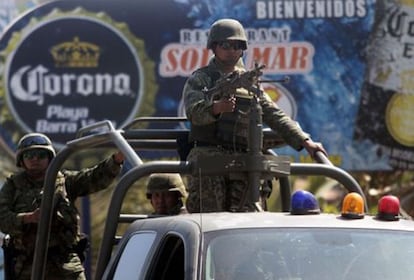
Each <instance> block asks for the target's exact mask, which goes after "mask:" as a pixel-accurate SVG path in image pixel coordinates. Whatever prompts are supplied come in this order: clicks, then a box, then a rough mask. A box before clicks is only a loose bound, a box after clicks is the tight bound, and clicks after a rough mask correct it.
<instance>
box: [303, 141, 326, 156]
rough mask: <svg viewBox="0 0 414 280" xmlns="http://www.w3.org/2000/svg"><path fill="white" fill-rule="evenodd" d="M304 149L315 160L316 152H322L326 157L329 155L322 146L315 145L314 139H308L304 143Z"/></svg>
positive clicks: (319, 144)
mask: <svg viewBox="0 0 414 280" xmlns="http://www.w3.org/2000/svg"><path fill="white" fill-rule="evenodd" d="M303 147H304V148H305V149H306V151H307V152H308V153H309V155H310V156H311V157H312V158H313V159H316V158H315V156H316V152H322V153H323V154H324V155H325V156H328V153H327V152H326V151H325V149H324V147H323V146H322V144H321V143H315V142H313V141H312V139H306V140H305V141H303Z"/></svg>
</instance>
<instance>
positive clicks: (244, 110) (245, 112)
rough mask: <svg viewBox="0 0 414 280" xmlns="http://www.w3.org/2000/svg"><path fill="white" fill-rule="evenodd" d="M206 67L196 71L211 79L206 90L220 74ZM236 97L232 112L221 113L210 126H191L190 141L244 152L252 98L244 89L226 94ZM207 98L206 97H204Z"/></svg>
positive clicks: (246, 144) (246, 143)
mask: <svg viewBox="0 0 414 280" xmlns="http://www.w3.org/2000/svg"><path fill="white" fill-rule="evenodd" d="M210 70H211V69H210V68H209V67H208V66H206V67H203V68H201V69H199V70H198V71H201V72H204V73H207V75H208V76H209V77H210V78H211V80H210V81H208V82H209V83H208V85H206V87H207V88H211V87H213V86H214V84H215V83H216V81H217V80H218V79H219V78H220V73H218V72H215V71H210ZM225 94H227V95H229V94H234V95H235V96H236V108H235V111H234V112H231V113H222V114H221V116H220V117H219V119H218V120H217V121H216V122H215V123H212V124H209V125H203V126H196V125H192V126H191V132H190V141H198V142H202V143H208V144H211V145H220V146H223V147H225V148H229V149H235V150H245V149H247V147H248V131H249V127H248V126H249V112H250V104H251V100H252V96H250V95H249V93H248V92H247V90H245V89H242V88H240V89H237V90H236V91H235V92H231V93H230V92H226V93H225ZM206 98H208V97H206Z"/></svg>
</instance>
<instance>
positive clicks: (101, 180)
mask: <svg viewBox="0 0 414 280" xmlns="http://www.w3.org/2000/svg"><path fill="white" fill-rule="evenodd" d="M55 156H56V152H55V149H54V148H53V145H52V142H51V141H50V139H49V138H48V137H47V136H46V135H44V134H41V133H29V134H27V135H24V136H23V137H22V138H21V139H20V141H19V142H18V144H17V150H16V166H17V167H20V168H21V171H19V172H17V173H15V174H13V175H11V176H10V177H9V178H7V180H6V182H5V183H4V185H3V187H2V188H1V190H0V230H1V231H2V232H3V233H5V234H7V235H9V236H10V237H11V239H10V240H11V242H10V244H9V248H8V252H10V250H12V251H13V256H11V255H8V256H5V258H7V260H6V261H5V264H6V263H7V264H8V265H10V264H13V266H9V267H6V268H5V270H6V271H8V275H7V276H8V277H9V279H30V276H31V271H32V262H33V259H32V258H33V253H34V246H35V241H36V234H37V223H38V222H39V218H40V202H41V199H42V189H43V183H44V180H45V174H46V170H47V168H48V166H49V163H50V162H51V160H52V159H53V158H54V157H55ZM123 160H124V156H123V155H122V154H121V153H120V152H117V153H115V154H113V155H112V156H111V157H109V158H108V159H106V160H104V161H102V162H100V163H99V164H97V165H95V166H94V167H91V168H85V169H82V170H80V171H74V170H73V171H69V170H62V171H60V172H58V174H57V176H56V184H55V199H54V205H53V213H54V214H53V220H52V225H51V231H50V240H49V248H48V260H47V263H46V273H47V276H48V277H50V279H86V277H85V274H84V269H83V266H82V260H81V259H82V258H83V253H84V249H85V248H80V246H79V245H80V244H85V243H82V242H80V241H81V233H80V224H79V219H80V217H79V212H78V210H77V208H76V206H75V202H76V198H78V197H80V196H85V195H88V194H90V193H93V192H97V191H99V190H102V189H104V188H106V187H108V186H109V185H110V184H111V183H112V182H113V181H114V179H115V177H116V176H117V175H118V174H119V172H120V170H121V164H122V163H123ZM5 252H6V250H5Z"/></svg>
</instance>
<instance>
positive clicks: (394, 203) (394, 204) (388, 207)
mask: <svg viewBox="0 0 414 280" xmlns="http://www.w3.org/2000/svg"><path fill="white" fill-rule="evenodd" d="M399 213H400V200H399V199H398V197H396V196H394V195H386V196H383V197H381V199H380V200H379V201H378V213H377V218H378V219H380V220H384V221H398V220H399V218H400V217H399Z"/></svg>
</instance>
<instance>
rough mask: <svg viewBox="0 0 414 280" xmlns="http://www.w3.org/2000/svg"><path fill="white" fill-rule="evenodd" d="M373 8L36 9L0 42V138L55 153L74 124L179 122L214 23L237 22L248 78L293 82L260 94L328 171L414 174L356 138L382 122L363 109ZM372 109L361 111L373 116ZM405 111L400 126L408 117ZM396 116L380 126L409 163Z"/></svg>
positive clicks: (295, 2)
mask: <svg viewBox="0 0 414 280" xmlns="http://www.w3.org/2000/svg"><path fill="white" fill-rule="evenodd" d="M385 2H387V4H388V5H391V4H393V5H391V6H393V8H395V9H401V8H405V11H409V12H410V11H411V9H412V8H411V7H410V6H407V5H405V6H404V5H402V4H401V5H397V4H395V3H391V2H394V1H385ZM385 2H384V3H385ZM390 3H391V4H390ZM376 8H377V5H376V3H375V1H374V0H346V1H343V0H340V1H339V0H307V1H305V0H292V1H277V0H244V1H235V0H230V1H229V0H216V1H208V0H200V1H190V0H175V1H173V0H153V1H132V0H129V1H128V0H120V1H112V0H101V1H94V0H86V1H85V0H83V1H75V0H71V1H53V2H48V3H45V4H42V5H38V6H36V7H34V8H33V9H31V10H29V11H28V12H26V13H25V14H22V15H21V16H20V17H19V18H18V19H17V20H15V21H14V22H13V24H11V25H9V26H8V27H7V28H6V29H5V30H4V32H3V35H2V37H1V38H0V53H1V56H0V65H1V68H0V69H1V70H2V74H1V77H0V83H1V88H0V98H1V100H2V102H1V103H0V106H1V113H0V114H1V115H0V127H1V135H2V137H3V138H6V139H8V141H7V142H8V143H14V142H15V141H17V139H18V137H19V136H21V135H22V134H23V133H25V132H29V131H37V132H43V133H46V134H47V135H49V136H50V137H51V139H52V140H53V141H54V142H55V143H56V144H57V145H61V144H64V143H65V142H66V141H69V140H70V139H73V137H74V135H75V132H76V130H78V129H79V128H81V127H82V126H84V125H87V124H90V123H93V122H95V121H101V120H103V119H108V120H110V121H112V122H113V123H114V124H115V126H116V127H121V126H122V125H123V124H125V123H127V122H129V121H131V120H132V119H134V118H136V117H140V116H184V114H185V112H184V110H183V106H182V100H181V91H182V88H183V85H184V83H185V80H186V79H187V77H188V76H189V75H191V73H192V72H193V71H194V70H196V69H197V68H199V67H201V66H204V65H206V64H207V63H208V60H209V58H210V56H211V52H210V51H209V50H207V49H206V47H205V46H206V41H207V36H208V29H209V27H210V25H211V24H212V23H213V22H214V21H215V20H217V19H220V18H235V19H237V20H239V21H240V22H241V23H242V24H243V25H244V27H245V29H246V36H247V38H248V40H249V44H248V49H247V50H246V51H245V53H244V62H245V65H246V68H247V69H251V68H253V67H254V65H255V63H259V64H264V65H266V68H265V69H264V75H263V77H262V78H263V79H266V80H277V79H281V78H283V77H285V76H288V77H289V80H290V82H289V83H283V84H278V83H266V84H263V86H264V88H265V90H266V92H267V93H268V94H269V95H270V96H271V97H272V99H273V101H274V102H276V103H277V104H278V105H279V106H281V107H282V108H283V109H284V110H285V111H286V112H287V113H288V114H289V115H290V116H291V117H292V118H294V119H295V120H296V121H297V122H298V123H299V124H300V126H301V127H302V128H303V130H305V131H306V132H308V133H309V134H310V135H311V137H312V139H313V140H314V141H318V142H322V143H323V144H324V146H325V148H326V149H327V151H328V153H329V157H330V159H331V161H332V162H333V163H334V164H335V165H337V166H340V167H342V168H344V169H346V170H349V171H356V170H391V169H394V168H404V169H412V168H413V167H414V166H413V157H410V158H409V159H408V161H407V160H406V159H405V158H406V157H407V156H404V155H402V156H397V157H393V158H392V147H394V146H395V145H394V144H393V143H391V144H388V143H385V144H384V143H383V142H380V141H376V140H375V139H376V138H373V137H372V136H371V135H372V134H371V133H370V132H368V133H361V131H362V132H363V131H369V128H370V127H375V126H377V125H378V124H377V123H376V122H380V121H383V120H382V119H381V118H379V119H377V118H375V117H372V115H370V114H368V115H370V116H371V117H369V118H368V117H366V115H367V114H365V113H362V110H360V108H362V107H363V105H362V104H365V103H363V102H362V101H361V100H362V99H361V97H362V96H364V94H362V93H363V92H364V90H363V89H364V88H365V85H366V76H367V75H368V74H367V73H368V70H369V69H368V66H370V65H371V64H369V63H368V58H369V56H368V55H367V51H369V46H371V45H372V44H370V42H371V41H372V38H373V37H372V36H373V35H372V34H373V32H372V31H373V30H374V26H375V24H374V21H376V19H377V17H376V16H375V15H376V13H377V15H378V13H379V12H378V11H377V10H376ZM377 9H378V8H377ZM389 9H390V8H389V7H385V8H384V9H382V12H383V13H384V14H388V10H389ZM404 14H408V16H407V17H406V18H405V19H409V18H410V17H411V13H407V12H405V13H404ZM413 18H414V16H413ZM381 19H382V18H381ZM387 48H392V46H391V45H388V46H387ZM404 100H405V99H404ZM409 100H410V99H409ZM361 102H362V103H361ZM394 104H397V106H400V108H401V106H402V105H398V104H407V102H404V101H401V100H396V101H394ZM408 104H409V105H404V106H408V107H410V106H411V105H410V104H412V103H409V102H408ZM370 106H371V105H369V106H368V107H367V108H368V110H365V109H364V110H365V111H368V112H370V111H372V110H371V109H370ZM405 111H406V112H407V114H406V115H405V116H407V115H408V114H409V113H408V112H409V111H410V110H409V109H406V110H405ZM398 112H399V110H394V111H393V113H392V114H391V115H392V116H391V117H390V118H388V122H392V123H393V124H394V125H393V131H397V132H396V133H394V135H398V136H399V138H402V139H403V141H402V143H400V142H401V141H400V142H398V145H402V147H399V151H403V152H404V153H405V151H409V150H410V149H412V147H413V146H414V145H413V135H412V134H408V135H406V134H403V135H402V134H401V133H398V129H399V128H400V127H401V126H402V127H403V128H406V127H407V124H404V122H398V121H397V122H395V121H393V120H398V118H400V115H399V114H398ZM410 112H411V111H410ZM364 114H365V115H364ZM379 114H382V113H379ZM366 122H369V124H368V126H367V125H366ZM384 122H385V121H384ZM408 127H409V125H408ZM411 131H413V130H411ZM401 135H402V136H401ZM397 138H398V137H397ZM407 138H408V140H407ZM276 152H277V153H279V154H285V155H290V156H292V159H293V160H294V161H297V162H307V161H310V158H309V157H308V156H307V154H306V152H301V153H298V152H296V151H294V150H293V149H292V148H290V147H283V148H278V149H277V150H276ZM404 153H403V154H404ZM394 154H395V151H394ZM400 154H401V153H400Z"/></svg>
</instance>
